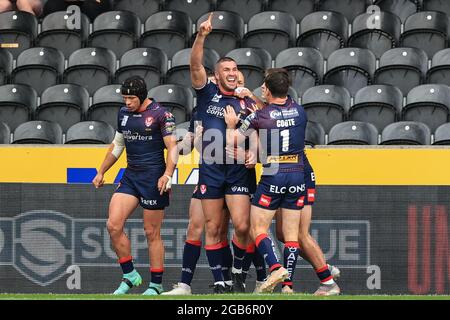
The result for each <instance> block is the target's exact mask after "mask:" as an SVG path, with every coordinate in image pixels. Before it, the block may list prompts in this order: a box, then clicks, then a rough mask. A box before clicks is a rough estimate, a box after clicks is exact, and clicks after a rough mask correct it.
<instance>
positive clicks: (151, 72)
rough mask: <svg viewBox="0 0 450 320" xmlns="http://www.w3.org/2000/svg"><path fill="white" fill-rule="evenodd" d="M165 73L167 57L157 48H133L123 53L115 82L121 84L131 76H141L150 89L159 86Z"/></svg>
mask: <svg viewBox="0 0 450 320" xmlns="http://www.w3.org/2000/svg"><path fill="white" fill-rule="evenodd" d="M166 72H167V55H166V54H165V53H164V52H163V51H161V49H158V48H135V49H131V50H129V51H127V52H125V53H124V54H123V56H122V58H121V59H120V68H119V69H117V71H116V73H115V82H116V83H122V82H123V81H125V79H127V78H129V77H131V76H135V75H138V76H141V77H142V78H143V79H144V80H145V83H146V85H147V88H152V87H155V86H158V85H160V84H161V82H162V81H161V80H162V79H164V77H165V75H166Z"/></svg>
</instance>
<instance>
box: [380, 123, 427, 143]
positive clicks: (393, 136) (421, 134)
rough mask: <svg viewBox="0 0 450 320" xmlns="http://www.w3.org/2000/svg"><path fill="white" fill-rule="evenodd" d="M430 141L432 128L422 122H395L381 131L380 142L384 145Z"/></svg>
mask: <svg viewBox="0 0 450 320" xmlns="http://www.w3.org/2000/svg"><path fill="white" fill-rule="evenodd" d="M430 143H431V131H430V128H428V126H427V125H426V124H423V123H420V122H415V121H399V122H394V123H391V124H390V125H388V126H386V128H384V129H383V131H382V132H381V142H380V144H382V145H402V144H405V145H429V144H430Z"/></svg>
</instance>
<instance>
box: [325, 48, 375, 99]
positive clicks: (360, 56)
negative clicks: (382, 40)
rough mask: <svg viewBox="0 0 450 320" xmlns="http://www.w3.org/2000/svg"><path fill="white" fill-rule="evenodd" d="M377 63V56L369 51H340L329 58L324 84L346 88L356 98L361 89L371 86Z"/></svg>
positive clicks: (347, 49) (353, 49) (352, 49)
mask: <svg viewBox="0 0 450 320" xmlns="http://www.w3.org/2000/svg"><path fill="white" fill-rule="evenodd" d="M375 63H376V58H375V55H374V54H373V53H372V52H371V51H370V50H369V49H361V48H343V49H338V50H336V51H335V52H333V53H332V54H330V57H329V58H328V64H327V72H326V73H325V75H324V77H323V83H324V84H334V85H337V86H342V87H345V88H347V89H348V91H350V94H351V95H352V96H355V94H356V92H357V91H358V90H359V89H361V88H362V87H365V86H367V85H369V84H371V82H372V77H373V74H374V72H375Z"/></svg>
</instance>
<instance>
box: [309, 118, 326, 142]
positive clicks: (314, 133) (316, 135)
mask: <svg viewBox="0 0 450 320" xmlns="http://www.w3.org/2000/svg"><path fill="white" fill-rule="evenodd" d="M305 144H307V145H310V146H315V145H323V144H325V130H324V129H323V127H322V125H321V124H320V123H318V122H314V121H309V120H308V122H307V123H306V132H305Z"/></svg>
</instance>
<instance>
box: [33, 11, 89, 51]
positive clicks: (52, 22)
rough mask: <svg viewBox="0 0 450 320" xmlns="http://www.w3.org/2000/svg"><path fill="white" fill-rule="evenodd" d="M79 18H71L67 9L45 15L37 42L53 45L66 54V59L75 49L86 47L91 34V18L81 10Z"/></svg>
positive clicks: (43, 45)
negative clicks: (76, 20) (76, 19)
mask: <svg viewBox="0 0 450 320" xmlns="http://www.w3.org/2000/svg"><path fill="white" fill-rule="evenodd" d="M78 17H79V20H78V22H76V23H75V21H74V20H69V15H68V14H67V12H66V11H57V12H53V13H50V14H48V15H47V16H45V17H44V19H43V20H42V24H41V32H39V34H38V35H37V38H36V44H37V45H38V46H41V47H52V48H55V49H58V50H59V51H61V52H62V53H63V54H64V57H65V59H68V58H69V56H70V55H71V54H72V52H74V51H75V50H78V49H81V48H83V47H85V45H86V41H87V38H88V36H89V18H88V17H87V16H86V15H85V14H84V13H82V12H79V16H78Z"/></svg>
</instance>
